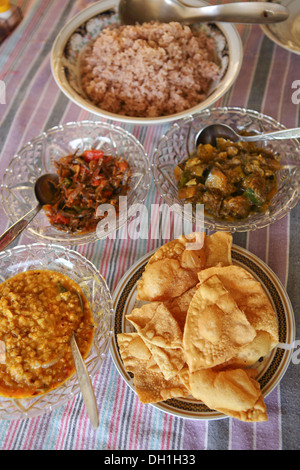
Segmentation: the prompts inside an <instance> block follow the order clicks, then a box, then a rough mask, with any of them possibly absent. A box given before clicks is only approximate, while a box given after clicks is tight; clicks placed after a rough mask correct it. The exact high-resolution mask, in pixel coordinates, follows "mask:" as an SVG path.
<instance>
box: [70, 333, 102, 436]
mask: <svg viewBox="0 0 300 470" xmlns="http://www.w3.org/2000/svg"><path fill="white" fill-rule="evenodd" d="M71 349H72V354H73V359H74V364H75V368H76V373H77V379H78V382H79V386H80V390H81V395H82V398H83V401H84V403H85V406H86V409H87V412H88V415H89V418H90V420H91V423H92V426H93V428H95V429H96V428H97V427H98V426H99V415H98V410H97V403H96V398H95V394H94V389H93V386H92V383H91V379H90V377H89V374H88V371H87V369H86V366H85V363H84V360H83V358H82V355H81V353H80V351H79V348H78V345H77V343H76V339H75V334H74V333H73V334H72V336H71Z"/></svg>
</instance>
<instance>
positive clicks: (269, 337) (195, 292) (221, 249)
mask: <svg viewBox="0 0 300 470" xmlns="http://www.w3.org/2000/svg"><path fill="white" fill-rule="evenodd" d="M231 248H232V237H231V235H230V234H228V233H224V232H216V233H214V234H213V235H210V236H209V235H205V234H204V233H197V234H192V235H191V236H186V237H185V236H182V237H180V238H178V239H176V240H173V241H171V242H168V243H166V244H165V245H163V246H162V247H160V248H159V249H158V250H157V251H156V252H155V253H154V255H153V256H152V257H151V258H150V260H149V262H148V263H147V265H146V267H145V270H144V272H143V275H142V278H141V279H140V281H138V286H137V299H138V300H142V301H145V302H146V303H144V305H142V307H140V308H134V309H133V310H132V312H131V313H130V314H128V315H127V316H126V318H127V320H128V321H129V322H130V323H131V324H132V325H133V326H134V328H135V331H134V332H132V333H120V334H118V345H119V350H120V354H121V357H122V360H123V363H124V367H125V370H126V371H128V372H131V373H133V374H134V386H135V390H136V393H137V395H138V397H139V399H140V401H141V402H142V403H156V402H159V401H162V400H167V399H169V398H174V397H187V396H192V397H194V398H195V399H197V400H200V401H202V402H203V403H205V404H206V405H207V406H208V407H209V408H210V409H214V410H217V411H220V412H222V413H225V414H226V415H228V416H232V417H234V418H238V419H240V420H242V421H252V422H254V421H265V420H267V411H266V406H265V403H264V398H263V396H262V393H261V390H260V385H259V383H258V382H257V381H256V380H255V377H256V374H257V371H256V370H255V368H253V367H251V366H253V365H254V364H255V363H256V362H257V361H258V360H259V359H260V358H261V357H263V356H265V355H266V354H268V353H269V352H270V351H271V350H272V349H273V348H274V347H275V346H276V344H277V343H278V325H277V318H276V314H275V312H274V309H273V307H272V305H271V303H270V301H269V299H268V297H267V295H266V293H265V291H264V289H263V287H262V285H261V284H260V283H259V282H258V281H256V280H255V279H254V277H253V276H252V274H250V273H249V272H248V271H246V270H245V269H244V268H242V267H240V266H236V265H233V264H232V260H231Z"/></svg>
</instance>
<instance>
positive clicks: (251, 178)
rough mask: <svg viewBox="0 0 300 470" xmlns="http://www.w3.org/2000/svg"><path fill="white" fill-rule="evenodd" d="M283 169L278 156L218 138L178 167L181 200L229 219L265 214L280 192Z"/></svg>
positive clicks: (201, 146) (176, 169)
mask: <svg viewBox="0 0 300 470" xmlns="http://www.w3.org/2000/svg"><path fill="white" fill-rule="evenodd" d="M280 168H281V166H280V163H279V161H278V160H277V159H276V158H275V155H274V154H273V153H272V152H271V151H270V150H268V149H266V148H260V147H256V145H255V143H254V142H231V141H230V140H225V139H223V138H219V139H217V143H216V147H214V146H212V145H211V144H200V145H198V147H197V150H196V152H195V154H194V155H192V156H191V157H190V158H187V159H186V160H184V161H183V162H182V163H181V164H179V165H178V166H177V167H176V168H175V178H176V180H177V183H178V197H179V198H180V199H183V200H184V201H185V202H190V203H199V204H204V209H205V211H206V213H208V214H210V215H212V216H214V217H216V218H219V219H227V220H235V219H244V218H246V217H248V216H249V214H251V213H253V212H264V211H265V210H266V209H267V207H268V205H269V203H270V201H271V199H272V197H273V196H274V194H275V193H276V191H277V172H278V170H280Z"/></svg>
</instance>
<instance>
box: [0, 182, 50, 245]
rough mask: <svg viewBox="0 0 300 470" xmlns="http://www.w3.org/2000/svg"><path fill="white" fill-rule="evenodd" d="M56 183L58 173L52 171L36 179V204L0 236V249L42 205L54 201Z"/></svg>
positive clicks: (12, 239) (16, 235) (19, 231)
mask: <svg viewBox="0 0 300 470" xmlns="http://www.w3.org/2000/svg"><path fill="white" fill-rule="evenodd" d="M57 183H58V175H56V174H52V173H46V174H44V175H42V176H40V177H39V178H38V179H37V180H36V182H35V185H34V193H35V197H36V198H37V201H38V204H37V205H36V206H35V207H34V208H33V209H31V210H30V211H29V212H27V214H25V215H24V216H23V217H21V218H20V219H19V220H18V221H17V222H15V223H14V224H13V225H11V226H10V227H9V228H8V229H7V230H6V231H5V232H4V233H3V234H2V235H1V236H0V251H2V250H4V249H5V248H6V247H7V246H8V245H10V243H12V242H13V241H14V240H15V238H17V237H18V236H19V235H20V233H21V232H22V231H23V230H24V229H25V228H26V227H27V225H28V224H29V223H30V222H31V221H32V219H33V218H34V217H35V216H36V215H37V214H38V212H39V211H40V210H41V209H42V207H43V206H44V205H46V204H54V203H55V201H56V199H57V195H58V194H57Z"/></svg>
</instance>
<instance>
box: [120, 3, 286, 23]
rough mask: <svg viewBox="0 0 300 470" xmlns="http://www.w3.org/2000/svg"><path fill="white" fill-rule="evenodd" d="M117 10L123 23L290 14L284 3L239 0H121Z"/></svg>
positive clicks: (273, 18) (267, 19) (277, 18)
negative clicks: (196, 1)
mask: <svg viewBox="0 0 300 470" xmlns="http://www.w3.org/2000/svg"><path fill="white" fill-rule="evenodd" d="M118 13H119V18H120V22H121V24H124V25H126V24H127V25H129V24H135V23H140V24H142V23H144V22H149V21H160V22H166V23H168V22H170V21H177V22H180V23H186V24H191V23H193V22H194V23H195V22H209V21H220V22H230V23H248V24H251V23H254V24H264V23H278V22H281V21H285V20H286V19H287V18H288V16H289V10H288V9H287V8H286V7H284V6H283V5H279V4H273V3H272V4H271V3H270V2H246V3H243V2H238V3H227V4H224V5H203V6H201V5H200V6H197V7H195V6H191V5H188V4H185V2H184V1H183V0H143V1H141V0H120V2H119V11H118Z"/></svg>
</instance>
